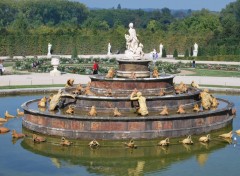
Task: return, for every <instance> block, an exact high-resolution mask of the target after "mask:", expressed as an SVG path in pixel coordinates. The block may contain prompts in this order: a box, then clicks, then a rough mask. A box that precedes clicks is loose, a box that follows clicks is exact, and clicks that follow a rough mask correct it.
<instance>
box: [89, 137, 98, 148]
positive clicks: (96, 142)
mask: <svg viewBox="0 0 240 176" xmlns="http://www.w3.org/2000/svg"><path fill="white" fill-rule="evenodd" d="M88 146H89V147H91V148H95V147H99V146H100V144H99V143H98V141H96V140H95V139H94V140H92V141H91V142H89V144H88Z"/></svg>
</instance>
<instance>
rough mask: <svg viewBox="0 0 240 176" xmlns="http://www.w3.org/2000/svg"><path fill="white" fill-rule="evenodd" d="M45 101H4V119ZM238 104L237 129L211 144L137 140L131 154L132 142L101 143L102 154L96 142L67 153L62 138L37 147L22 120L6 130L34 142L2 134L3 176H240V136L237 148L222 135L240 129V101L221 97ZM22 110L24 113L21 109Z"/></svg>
mask: <svg viewBox="0 0 240 176" xmlns="http://www.w3.org/2000/svg"><path fill="white" fill-rule="evenodd" d="M42 96H43V95H24V96H1V97H0V100H1V101H0V107H1V108H0V117H3V116H4V113H5V111H6V110H8V112H9V113H10V114H13V115H16V109H17V108H20V107H21V104H22V103H24V102H26V101H28V100H31V99H36V98H41V97H42ZM215 96H216V97H218V98H223V99H226V100H228V101H230V102H233V103H234V104H235V108H236V110H237V115H236V118H234V120H233V124H232V125H231V126H228V127H226V128H224V129H222V130H220V131H215V132H211V133H210V134H211V138H212V140H211V142H210V143H208V144H202V143H199V142H198V138H199V136H193V141H194V144H193V145H191V146H187V145H182V144H180V143H179V142H178V141H179V140H182V139H183V138H176V139H170V146H169V147H160V146H157V143H158V142H159V141H160V139H158V140H149V141H141V140H136V141H135V143H136V145H137V146H138V147H137V149H128V148H125V147H124V145H123V142H127V141H124V140H123V141H101V140H99V141H98V142H99V143H100V145H101V146H100V148H98V149H90V148H89V147H88V145H87V144H88V143H89V142H90V141H86V140H85V141H82V140H71V141H72V142H73V145H72V146H69V147H63V146H61V145H60V144H59V142H60V138H59V137H58V138H54V137H49V136H46V138H47V142H45V143H40V144H36V143H33V141H32V140H31V136H32V132H30V131H28V130H26V129H22V119H21V118H13V119H10V120H9V121H8V122H7V123H5V124H4V126H5V127H8V128H9V129H11V130H13V129H15V130H16V131H17V132H21V131H23V132H24V133H26V134H28V137H26V138H24V139H19V140H12V137H11V133H10V132H9V133H7V134H0V176H15V175H18V176H33V175H34V176H42V175H44V176H55V175H56V176H65V175H68V176H69V175H83V176H88V175H104V176H105V175H106V176H109V175H119V176H124V175H126V176H138V175H151V176H152V175H156V176H158V175H167V176H176V175H184V176H188V175H189V176H192V175H216V176H226V175H228V176H231V175H239V168H238V167H239V166H240V136H237V135H236V134H234V136H233V138H235V137H236V139H237V144H235V143H234V140H233V141H232V143H231V141H225V140H223V139H221V138H219V137H218V135H219V134H222V133H226V132H229V131H231V130H233V131H235V130H237V129H240V120H239V112H240V101H239V99H240V96H239V95H222V94H216V95H215ZM20 109H21V108H20Z"/></svg>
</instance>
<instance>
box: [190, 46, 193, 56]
mask: <svg viewBox="0 0 240 176" xmlns="http://www.w3.org/2000/svg"><path fill="white" fill-rule="evenodd" d="M190 56H193V47H192V46H191V49H190Z"/></svg>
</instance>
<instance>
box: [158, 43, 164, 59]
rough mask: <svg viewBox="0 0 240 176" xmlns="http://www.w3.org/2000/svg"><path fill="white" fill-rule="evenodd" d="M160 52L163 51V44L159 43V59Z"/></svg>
mask: <svg viewBox="0 0 240 176" xmlns="http://www.w3.org/2000/svg"><path fill="white" fill-rule="evenodd" d="M162 50H163V44H162V43H160V45H159V57H162Z"/></svg>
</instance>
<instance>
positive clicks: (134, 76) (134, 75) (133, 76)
mask: <svg viewBox="0 0 240 176" xmlns="http://www.w3.org/2000/svg"><path fill="white" fill-rule="evenodd" d="M129 78H131V79H137V77H136V73H135V72H132V73H131V75H130V76H129Z"/></svg>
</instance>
